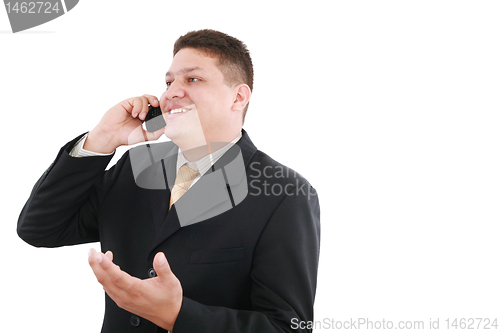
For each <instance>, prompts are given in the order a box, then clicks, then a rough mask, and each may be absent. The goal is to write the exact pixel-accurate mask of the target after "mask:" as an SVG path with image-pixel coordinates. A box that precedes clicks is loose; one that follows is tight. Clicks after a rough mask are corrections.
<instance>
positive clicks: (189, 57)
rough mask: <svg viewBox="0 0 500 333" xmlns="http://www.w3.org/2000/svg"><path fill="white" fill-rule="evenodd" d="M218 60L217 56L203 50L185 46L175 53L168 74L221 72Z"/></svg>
mask: <svg viewBox="0 0 500 333" xmlns="http://www.w3.org/2000/svg"><path fill="white" fill-rule="evenodd" d="M217 61H218V59H217V58H215V57H211V56H209V55H207V54H206V53H204V52H202V51H198V50H195V49H192V48H184V49H181V50H179V52H177V53H176V54H175V56H174V59H173V60H172V64H171V65H170V68H169V70H168V72H167V74H166V76H176V75H182V74H186V73H190V72H205V73H212V74H215V73H217V72H219V73H221V72H220V70H219V68H218V66H217ZM221 74H222V73H221Z"/></svg>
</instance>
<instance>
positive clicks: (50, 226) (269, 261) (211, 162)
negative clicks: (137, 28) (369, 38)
mask: <svg viewBox="0 0 500 333" xmlns="http://www.w3.org/2000/svg"><path fill="white" fill-rule="evenodd" d="M166 83H167V90H166V91H165V92H164V93H163V95H162V96H161V98H160V99H159V100H158V99H157V98H156V97H155V96H152V95H144V96H141V97H135V98H130V99H127V100H125V101H123V102H121V103H119V104H118V105H116V106H115V107H113V108H111V109H110V110H109V111H108V112H106V114H105V115H104V116H103V118H102V120H101V121H100V122H99V124H98V125H97V126H96V127H95V128H94V129H93V130H92V131H90V132H89V133H88V134H87V135H81V136H79V137H77V138H76V139H74V140H72V141H71V142H69V143H68V144H66V145H65V146H64V147H63V148H62V149H61V150H60V151H59V154H58V155H57V157H56V160H55V161H54V163H53V164H52V165H51V166H50V167H49V169H48V170H47V171H46V172H45V173H44V174H43V175H42V177H41V178H40V180H39V181H38V182H37V183H36V184H35V187H34V189H33V191H32V193H31V196H30V198H29V199H28V201H27V203H26V205H25V207H24V208H23V211H22V212H21V215H20V218H19V222H18V234H19V236H20V237H21V238H22V239H24V240H25V241H26V242H28V243H30V244H32V245H34V246H44V247H57V246H63V245H72V244H80V243H85V242H94V241H100V243H101V250H102V252H103V253H97V252H95V251H91V252H90V253H89V263H90V265H91V267H92V269H93V271H94V274H95V275H96V277H97V280H98V281H99V282H100V283H101V284H102V285H103V287H104V290H105V291H106V313H105V317H104V323H103V328H102V332H120V333H121V332H127V331H128V332H135V331H137V332H164V331H165V330H168V331H172V332H175V333H177V332H179V333H182V332H259V333H261V332H292V331H294V332H306V331H310V330H308V329H305V328H304V329H302V328H299V329H294V330H292V323H294V322H295V323H296V322H297V321H301V322H302V321H312V320H313V303H314V296H315V290H316V279H317V268H318V259H319V228H320V226H319V204H318V198H317V195H316V192H315V191H314V189H313V188H312V187H311V185H310V184H309V183H308V182H307V181H306V180H305V179H304V178H303V177H301V176H300V175H299V174H297V173H296V172H294V171H293V170H291V169H288V168H286V167H285V166H283V165H281V164H279V163H277V162H276V161H274V160H272V159H271V158H270V157H269V156H267V155H266V154H264V153H263V152H261V151H259V150H257V148H256V147H255V146H254V145H253V143H252V141H251V140H250V138H249V136H248V134H247V133H246V132H245V131H244V130H243V129H242V126H243V125H242V124H243V121H244V117H245V113H246V110H247V107H248V102H249V100H250V96H251V91H252V88H253V69H252V63H251V59H250V55H249V53H248V51H247V49H246V46H245V45H244V44H243V43H241V42H240V41H239V40H237V39H235V38H233V37H230V36H228V35H226V34H223V33H220V32H217V31H213V30H201V31H195V32H190V33H188V34H186V35H185V36H182V37H180V38H179V39H178V40H177V42H176V43H175V45H174V59H173V61H172V65H171V67H170V69H169V70H168V73H167V75H166ZM149 104H150V105H151V106H153V107H157V106H160V108H161V110H162V113H163V116H164V118H165V119H166V122H167V126H166V128H165V129H161V130H158V131H156V132H154V133H149V132H146V131H144V130H143V129H142V123H143V122H144V120H145V119H146V114H147V113H148V110H149V106H148V105H149ZM163 133H165V135H166V136H168V137H169V138H170V139H171V140H172V142H167V143H159V144H150V143H148V144H147V145H141V146H139V147H136V148H133V149H130V150H129V151H128V152H126V153H125V154H124V155H123V157H122V158H121V159H120V160H119V161H118V162H117V163H116V165H115V166H113V167H112V168H111V169H109V170H108V171H105V168H106V166H107V164H108V163H109V161H110V159H111V157H112V154H113V152H114V151H115V149H116V148H117V147H119V146H122V145H129V144H135V143H138V142H142V141H149V140H151V141H152V140H156V139H158V138H159V137H160V135H161V134H163ZM234 166H236V167H234ZM238 166H242V167H241V169H243V170H244V173H243V174H241V173H238V170H239V169H240V168H239V167H238ZM232 169H235V170H236V172H232V171H231V170H232ZM186 170H187V171H186ZM185 172H187V173H185ZM186 174H189V176H186ZM241 175H243V176H241ZM188 178H189V179H188ZM180 179H182V181H183V182H182V181H181V180H180ZM174 180H175V184H174ZM241 189H243V190H241ZM242 193H243V195H242ZM199 207H205V208H206V209H205V208H204V209H199ZM192 211H195V212H197V213H196V214H191V213H192ZM189 214H191V215H189ZM188 215H189V216H190V217H189V218H188V217H185V216H188ZM296 326H297V325H293V327H296ZM302 326H303V325H302Z"/></svg>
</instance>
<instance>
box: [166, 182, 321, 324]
mask: <svg viewBox="0 0 500 333" xmlns="http://www.w3.org/2000/svg"><path fill="white" fill-rule="evenodd" d="M308 186H310V185H309V184H308ZM309 189H310V190H311V192H308V193H316V192H315V191H314V188H312V187H309ZM293 193H294V194H293V195H287V196H285V198H284V199H283V201H282V202H281V204H280V205H279V207H278V208H277V209H276V211H275V212H274V214H273V216H272V217H271V218H270V220H269V221H268V223H267V225H266V227H265V229H264V231H263V233H262V235H261V237H260V239H259V241H258V244H257V247H256V249H255V253H254V261H253V264H252V266H253V268H252V272H251V279H252V292H251V298H252V306H253V309H252V310H253V311H242V310H235V309H229V308H224V307H216V306H206V305H203V304H200V303H199V302H196V301H194V300H191V299H189V298H187V297H184V299H183V303H182V307H181V310H180V312H179V315H178V317H177V320H176V322H175V324H174V329H173V331H172V332H173V333H193V332H206V333H216V332H235V333H236V332H239V333H262V332H266V333H267V332H276V333H278V332H279V333H283V332H311V330H310V329H307V328H305V327H304V326H306V325H298V323H299V322H304V321H312V320H313V305H314V297H315V293H316V281H317V271H318V261H319V244H320V223H319V214H320V211H319V202H318V197H317V195H314V196H310V197H309V196H308V195H296V194H297V193H298V192H295V191H294V192H293Z"/></svg>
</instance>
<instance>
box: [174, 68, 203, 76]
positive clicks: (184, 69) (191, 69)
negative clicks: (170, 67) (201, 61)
mask: <svg viewBox="0 0 500 333" xmlns="http://www.w3.org/2000/svg"><path fill="white" fill-rule="evenodd" d="M197 70H203V69H202V68H201V67H188V68H183V69H181V70H180V71H178V72H167V73H166V74H165V77H167V76H172V75H173V74H187V73H190V72H193V71H197Z"/></svg>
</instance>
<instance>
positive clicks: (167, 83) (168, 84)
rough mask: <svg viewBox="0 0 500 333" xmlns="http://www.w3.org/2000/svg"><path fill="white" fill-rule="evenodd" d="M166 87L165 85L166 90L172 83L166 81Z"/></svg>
mask: <svg viewBox="0 0 500 333" xmlns="http://www.w3.org/2000/svg"><path fill="white" fill-rule="evenodd" d="M166 85H167V89H168V88H170V86H171V85H172V81H167V82H166Z"/></svg>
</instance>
